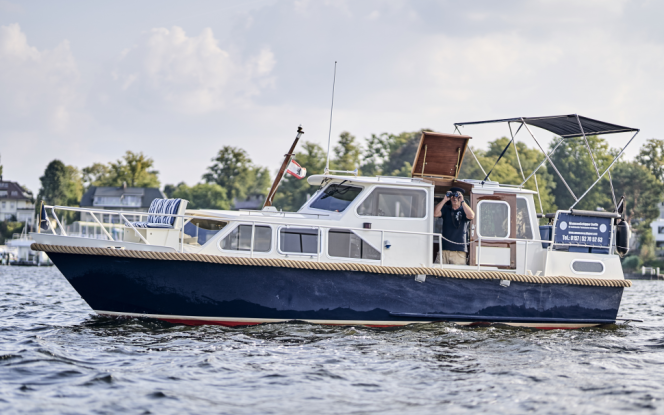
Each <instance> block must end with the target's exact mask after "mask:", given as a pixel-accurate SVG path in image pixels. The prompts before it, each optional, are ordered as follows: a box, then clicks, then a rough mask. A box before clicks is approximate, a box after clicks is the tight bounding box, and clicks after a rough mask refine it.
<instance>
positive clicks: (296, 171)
mask: <svg viewBox="0 0 664 415" xmlns="http://www.w3.org/2000/svg"><path fill="white" fill-rule="evenodd" d="M286 173H288V174H290V175H291V176H293V177H297V178H298V179H304V177H305V176H306V175H307V169H305V168H304V167H302V166H300V165H299V164H297V162H296V161H295V160H291V162H290V164H289V165H288V169H287V170H286Z"/></svg>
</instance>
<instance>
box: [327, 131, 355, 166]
mask: <svg viewBox="0 0 664 415" xmlns="http://www.w3.org/2000/svg"><path fill="white" fill-rule="evenodd" d="M361 154H362V151H361V149H360V146H359V145H358V144H357V142H356V139H355V136H354V135H351V133H349V132H348V131H344V132H342V133H341V134H340V135H339V144H338V145H336V146H335V147H334V160H332V163H331V165H332V170H346V171H353V170H355V169H359V168H360V156H361Z"/></svg>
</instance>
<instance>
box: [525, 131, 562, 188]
mask: <svg viewBox="0 0 664 415" xmlns="http://www.w3.org/2000/svg"><path fill="white" fill-rule="evenodd" d="M563 141H565V139H564V138H561V139H560V141H558V144H556V146H555V147H554V148H553V150H551V151H550V152H549V155H552V154H553V152H554V151H556V149H558V146H560V145H561V144H562V143H563ZM545 163H546V157H545V158H544V160H542V162H541V163H540V164H539V166H537V168H536V169H535V170H533V172H532V173H530V176H528V177H527V178H526V180H524V181H523V183H521V186H523V185H524V184H526V182H527V181H528V180H530V178H531V177H533V175H534V174H535V173H537V171H538V170H539V169H540V168H541V167H542V166H543V165H544V164H545Z"/></svg>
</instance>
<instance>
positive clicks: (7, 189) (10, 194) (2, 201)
mask: <svg viewBox="0 0 664 415" xmlns="http://www.w3.org/2000/svg"><path fill="white" fill-rule="evenodd" d="M34 216H35V205H34V203H33V201H32V195H31V194H30V193H28V192H26V191H25V190H23V188H22V187H21V185H19V184H18V183H16V182H9V181H3V180H2V178H0V221H6V220H14V221H17V222H24V223H25V222H28V225H30V226H32V223H33V221H34Z"/></svg>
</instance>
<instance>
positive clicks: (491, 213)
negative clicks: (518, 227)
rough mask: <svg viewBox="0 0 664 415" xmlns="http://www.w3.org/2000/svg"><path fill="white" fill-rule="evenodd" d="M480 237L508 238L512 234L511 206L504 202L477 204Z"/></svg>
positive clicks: (483, 201) (490, 201)
mask: <svg viewBox="0 0 664 415" xmlns="http://www.w3.org/2000/svg"><path fill="white" fill-rule="evenodd" d="M477 210H478V211H479V212H478V213H479V215H478V216H479V219H478V221H479V226H478V227H479V231H478V233H479V234H480V236H484V237H492V238H507V237H509V234H510V205H509V204H508V203H507V202H503V201H493V200H482V201H480V202H479V203H478V204H477Z"/></svg>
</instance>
